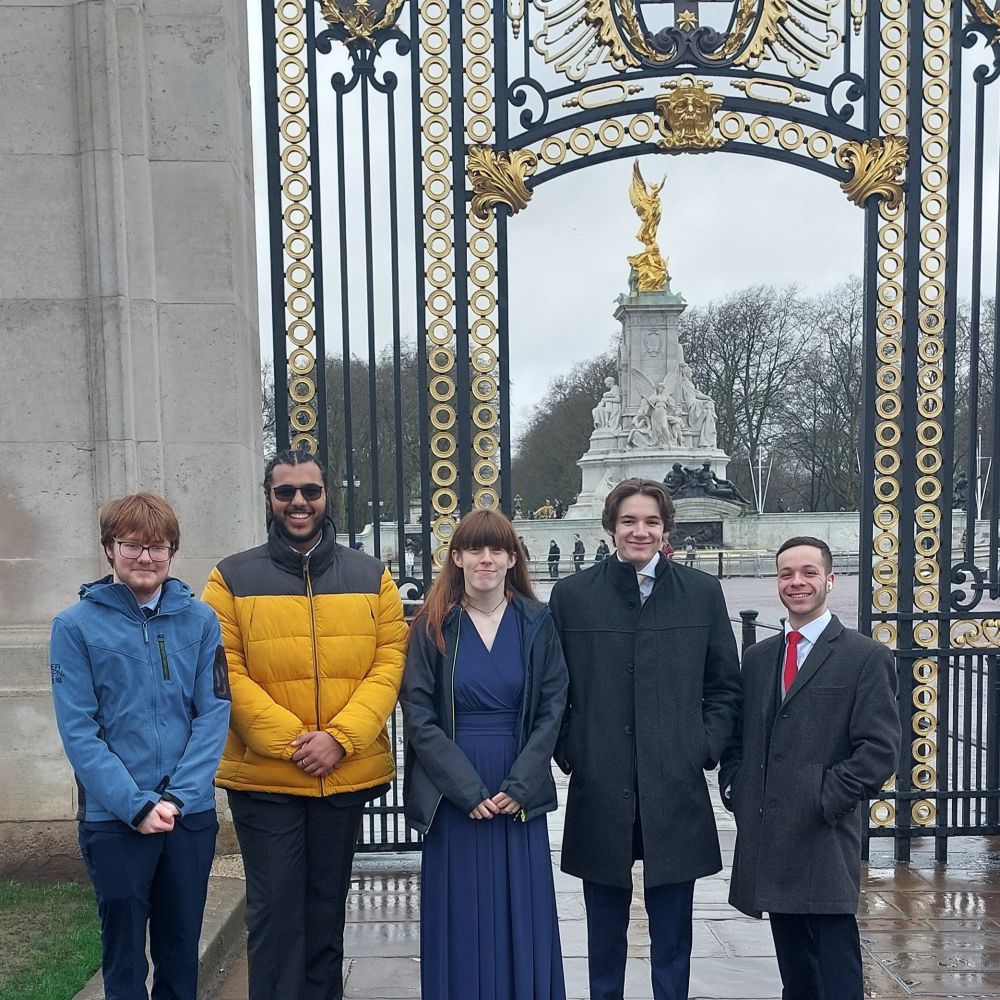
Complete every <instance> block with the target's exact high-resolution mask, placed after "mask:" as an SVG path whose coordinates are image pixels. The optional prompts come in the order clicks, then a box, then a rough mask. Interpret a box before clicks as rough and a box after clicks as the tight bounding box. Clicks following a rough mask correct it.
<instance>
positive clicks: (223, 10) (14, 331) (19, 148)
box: [0, 0, 263, 871]
mask: <svg viewBox="0 0 1000 1000" xmlns="http://www.w3.org/2000/svg"><path fill="white" fill-rule="evenodd" d="M246 32H247V25H246V5H245V4H244V3H243V2H242V0H197V2H185V3H166V2H163V3H148V2H143V0H86V2H83V0H80V2H73V0H63V2H58V3H52V4H41V3H38V2H35V0H22V2H11V0H0V89H2V92H3V94H4V101H3V102H2V106H0V217H2V218H3V227H2V231H0V232H2V235H0V350H2V356H3V358H4V365H3V369H2V371H0V399H3V401H4V406H3V407H0V468H2V469H3V480H2V490H0V492H2V496H3V510H4V516H3V518H2V519H0V733H2V734H3V736H2V737H0V871H3V870H14V869H17V868H18V866H19V863H20V860H21V859H22V858H23V856H24V855H26V854H39V853H40V852H43V851H44V852H45V853H47V854H51V853H59V850H60V849H59V848H58V845H57V842H58V841H59V840H60V837H61V838H62V839H63V840H64V841H65V843H66V844H68V845H69V846H68V847H67V848H66V849H67V850H68V851H70V852H72V853H75V847H74V846H73V845H72V841H73V839H74V837H75V832H74V824H73V823H72V822H71V819H72V817H73V815H74V813H75V808H76V801H75V795H76V792H75V788H74V784H73V782H72V780H71V774H70V769H69V766H68V764H67V763H66V761H65V759H64V758H63V756H62V750H61V747H60V743H59V739H58V736H57V734H56V731H55V727H54V723H53V718H52V709H51V699H50V693H49V672H48V666H47V649H46V647H47V642H48V626H49V622H50V620H51V618H52V616H53V615H54V614H55V613H56V612H57V611H59V610H60V609H61V608H63V607H65V606H67V605H69V604H71V603H72V602H73V601H74V600H75V599H76V592H77V589H78V587H79V585H80V583H81V582H84V581H90V580H94V579H96V578H98V577H100V576H102V575H103V574H104V573H105V572H106V571H107V566H106V563H105V560H104V558H103V556H102V554H101V551H100V547H99V544H98V537H97V513H96V512H97V508H98V506H99V505H100V504H101V503H102V502H103V501H105V500H107V499H108V498H109V497H111V496H115V495H118V494H121V493H125V492H131V491H134V490H139V489H149V490H153V491H155V492H159V493H162V494H164V495H165V496H166V498H167V499H168V500H169V501H170V502H171V503H172V504H173V505H174V506H175V508H176V509H177V512H178V514H179V517H180V523H181V551H180V556H179V557H178V558H177V559H176V560H175V564H174V567H173V572H174V574H175V575H176V576H179V577H181V578H183V579H186V580H188V582H190V583H191V584H192V586H194V587H195V589H196V590H198V589H200V588H201V586H202V585H203V584H204V581H205V579H206V577H207V575H208V571H209V569H210V568H211V566H212V565H213V564H214V563H215V562H216V561H218V559H219V558H221V557H222V556H224V555H226V554H227V553H229V552H232V551H234V550H237V549H240V548H244V547H246V546H248V545H251V544H254V543H255V542H256V541H257V540H258V539H259V537H260V535H261V533H262V526H263V516H262V513H263V512H262V501H261V496H260V490H259V487H258V485H257V484H258V483H259V482H260V479H261V474H262V458H261V429H260V423H261V420H260V413H261V410H260V366H259V340H258V330H257V316H256V313H257V307H256V302H257V295H256V264H255V250H254V221H253V219H254V201H253V180H252V158H251V148H250V108H249V83H248V79H249V77H248V53H247V34H246ZM39 845H44V846H39Z"/></svg>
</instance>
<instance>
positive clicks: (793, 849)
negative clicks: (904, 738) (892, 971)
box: [719, 537, 900, 1000]
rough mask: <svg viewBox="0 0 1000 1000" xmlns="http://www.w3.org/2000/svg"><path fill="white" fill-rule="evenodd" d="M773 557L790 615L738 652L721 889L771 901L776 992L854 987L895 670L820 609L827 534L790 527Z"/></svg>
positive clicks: (826, 576) (877, 648)
mask: <svg viewBox="0 0 1000 1000" xmlns="http://www.w3.org/2000/svg"><path fill="white" fill-rule="evenodd" d="M777 566H778V596H779V597H780V599H781V603H782V604H783V605H784V606H785V608H787V610H788V620H787V621H786V623H785V626H784V631H783V633H782V634H781V635H775V636H773V637H771V638H769V639H765V640H764V641H763V642H759V643H757V644H756V645H754V646H751V647H750V649H748V650H747V652H746V655H745V656H744V658H743V721H742V733H741V736H739V737H737V739H736V740H735V741H734V743H733V745H732V746H731V747H730V748H728V749H727V751H726V754H725V755H724V757H723V761H722V768H721V770H720V772H719V785H720V787H721V789H722V794H723V802H724V803H725V804H726V805H727V807H728V808H731V809H732V810H733V811H734V812H735V814H736V826H737V831H738V833H737V838H736V853H735V857H734V860H733V877H732V881H731V883H730V893H729V901H730V903H732V905H733V906H735V907H736V908H737V909H739V910H742V911H743V912H744V913H748V914H750V915H752V916H757V917H759V916H760V915H761V914H762V913H763V912H767V913H768V914H769V916H770V920H771V934H772V937H773V938H774V947H775V952H776V954H777V957H778V968H779V969H780V971H781V981H782V984H783V991H782V998H783V1000H862V997H863V995H864V985H863V977H862V968H861V946H860V942H859V939H858V923H857V919H856V916H855V915H856V913H857V911H858V901H859V895H860V892H859V882H860V874H861V835H862V824H863V823H864V822H865V820H866V818H867V815H868V812H867V809H866V804H867V802H868V800H869V799H870V798H872V797H873V796H875V795H877V794H878V792H879V790H880V789H881V788H882V786H883V784H884V783H885V781H886V779H887V778H888V777H889V776H890V775H891V774H892V773H893V771H894V770H895V768H896V762H897V759H898V756H899V741H900V726H899V710H898V706H897V703H896V671H895V667H894V664H893V657H892V652H891V651H890V650H889V649H888V648H887V647H885V646H884V645H882V644H881V643H878V642H875V641H874V640H873V639H870V638H868V637H867V636H863V635H861V634H860V633H858V632H855V631H854V630H853V629H848V628H844V626H843V625H842V624H841V623H840V621H839V620H838V619H837V617H836V615H833V614H831V613H830V611H829V609H828V608H827V596H828V594H829V593H830V591H831V590H832V589H833V582H834V575H833V558H832V556H831V555H830V549H829V547H828V546H827V544H826V543H825V542H823V541H821V540H820V539H818V538H810V537H797V538H790V539H789V540H788V541H787V542H785V543H784V544H783V545H782V546H781V548H780V549H778V555H777Z"/></svg>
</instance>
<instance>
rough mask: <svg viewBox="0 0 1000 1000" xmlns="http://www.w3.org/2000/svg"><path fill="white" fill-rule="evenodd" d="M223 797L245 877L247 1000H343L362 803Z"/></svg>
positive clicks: (301, 797)
mask: <svg viewBox="0 0 1000 1000" xmlns="http://www.w3.org/2000/svg"><path fill="white" fill-rule="evenodd" d="M228 795H229V807H230V809H232V812H233V823H234V825H235V826H236V836H237V837H238V838H239V842H240V852H241V853H242V854H243V867H244V869H245V871H246V879H247V966H248V974H249V986H250V990H249V993H250V996H249V1000H341V998H342V997H343V995H344V920H345V908H346V905H347V893H348V890H349V889H350V887H351V866H352V863H353V861H354V849H355V847H356V845H357V842H358V834H359V832H360V830H361V817H362V815H363V811H364V801H363V800H357V799H356V797H352V799H351V800H347V801H349V802H350V804H338V802H337V799H338V796H336V795H331V796H328V797H326V798H313V797H311V796H305V795H274V794H267V793H257V792H234V791H232V790H230V791H229V793H228ZM343 798H344V799H347V797H346V796H344V797H343Z"/></svg>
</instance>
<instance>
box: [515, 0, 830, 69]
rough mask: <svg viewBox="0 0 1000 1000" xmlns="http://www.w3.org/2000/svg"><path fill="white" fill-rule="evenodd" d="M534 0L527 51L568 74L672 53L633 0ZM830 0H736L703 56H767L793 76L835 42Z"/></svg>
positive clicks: (744, 60) (749, 62)
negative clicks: (539, 19) (718, 38)
mask: <svg viewBox="0 0 1000 1000" xmlns="http://www.w3.org/2000/svg"><path fill="white" fill-rule="evenodd" d="M534 3H535V6H536V7H537V8H538V10H539V11H540V12H541V14H542V16H543V22H544V23H543V26H542V28H541V30H540V31H539V32H538V33H537V34H536V35H535V37H534V39H533V44H534V47H535V51H536V52H538V53H539V55H541V56H543V57H544V58H545V61H546V62H547V63H553V64H554V66H555V69H556V70H558V71H559V72H560V73H564V74H565V75H566V76H567V77H568V78H569V79H570V80H575V81H579V80H583V79H584V78H585V77H586V76H587V74H588V73H589V72H590V70H591V69H592V68H593V67H594V66H595V65H597V64H598V63H600V62H605V63H610V64H611V66H612V67H613V68H614V69H616V70H618V71H619V72H622V71H624V70H627V69H629V68H633V67H637V66H640V65H641V62H642V61H645V62H646V63H651V64H663V63H669V62H670V61H671V59H672V58H673V57H672V56H671V54H670V53H665V52H660V51H658V50H657V48H656V47H654V45H653V44H652V41H651V37H650V35H649V33H648V32H647V31H646V30H645V27H644V25H643V22H642V18H641V16H640V14H639V11H638V8H637V6H636V2H635V0H618V2H617V4H615V3H614V2H613V0H568V2H567V3H565V4H559V3H558V2H552V3H547V2H545V0H534ZM837 4H838V0H737V3H736V11H735V13H734V15H733V21H732V24H731V25H730V28H729V32H728V34H727V35H726V37H725V40H724V41H723V43H722V44H721V45H720V46H719V48H718V49H716V50H715V51H714V52H712V53H708V54H706V57H705V58H707V59H710V60H712V61H713V62H725V61H729V60H732V61H733V62H734V63H736V65H738V66H748V67H750V68H751V69H756V68H757V67H758V66H760V64H761V63H762V62H764V61H766V60H769V59H774V60H776V61H777V62H780V63H782V64H783V65H784V67H785V68H786V69H787V70H788V72H789V73H790V74H791V75H792V76H794V77H798V78H801V77H803V76H805V75H806V74H807V73H809V72H810V71H812V70H815V69H818V68H819V66H820V63H821V62H822V61H823V60H824V59H828V58H829V57H830V55H831V54H832V53H833V51H834V50H835V49H836V48H837V46H838V45H839V44H840V40H841V34H840V30H839V28H837V27H836V26H835V25H834V23H833V17H834V11H835V8H836V7H837ZM615 7H616V8H617V17H616V16H615V10H614V9H613V8H615ZM677 27H678V28H680V29H681V30H690V29H691V28H692V27H693V25H692V24H691V19H690V17H688V18H685V17H684V16H683V14H682V15H681V16H680V17H679V18H678V21H677Z"/></svg>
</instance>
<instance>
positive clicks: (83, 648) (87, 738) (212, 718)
mask: <svg viewBox="0 0 1000 1000" xmlns="http://www.w3.org/2000/svg"><path fill="white" fill-rule="evenodd" d="M80 597H81V600H80V602H79V603H78V604H76V605H74V606H73V607H71V608H68V609H67V610H65V611H63V612H61V613H60V614H59V615H57V616H56V617H55V619H54V620H53V622H52V638H51V642H50V646H49V663H50V669H51V672H52V697H53V700H54V702H55V711H56V723H57V725H58V727H59V735H60V736H61V737H62V742H63V747H64V748H65V750H66V756H67V757H68V758H69V762H70V764H72V765H73V770H74V772H75V773H76V781H77V786H78V788H79V810H78V813H77V819H79V820H87V821H106V820H116V819H117V820H121V821H123V822H125V823H128V824H129V825H130V826H132V827H138V826H139V824H140V823H141V822H142V821H143V819H144V818H145V816H146V815H147V813H148V812H149V811H150V810H151V809H152V808H153V806H154V805H156V803H157V802H159V801H160V800H161V799H167V800H168V801H170V802H172V803H173V804H174V805H175V806H177V808H178V809H179V810H180V812H181V815H186V814H190V813H197V812H204V811H206V810H209V809H214V808H215V789H214V785H213V780H214V778H215V771H216V768H217V767H218V765H219V757H220V756H221V755H222V747H223V745H224V744H225V742H226V733H227V732H228V728H229V704H230V698H229V680H228V674H227V671H226V657H225V651H224V650H223V648H222V635H221V631H220V629H219V622H218V619H217V618H216V617H215V612H214V611H213V610H212V609H211V608H210V607H209V606H208V605H207V604H203V603H202V602H201V601H199V600H197V599H195V597H194V596H193V594H192V592H191V590H190V588H189V587H188V586H187V585H186V584H184V583H181V581H180V580H175V579H173V578H172V577H168V578H167V579H166V580H165V581H164V582H163V590H162V592H161V595H160V604H159V607H158V608H157V611H156V614H155V615H153V617H151V618H149V619H147V618H146V616H145V615H144V614H143V612H142V610H141V609H140V608H139V605H138V603H137V602H136V599H135V597H134V595H133V594H132V591H131V590H129V588H128V587H127V586H125V585H124V584H122V583H113V582H112V578H111V577H110V576H108V577H105V579H103V580H100V581H98V582H96V583H91V584H85V585H84V586H83V587H82V588H81V589H80Z"/></svg>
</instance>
